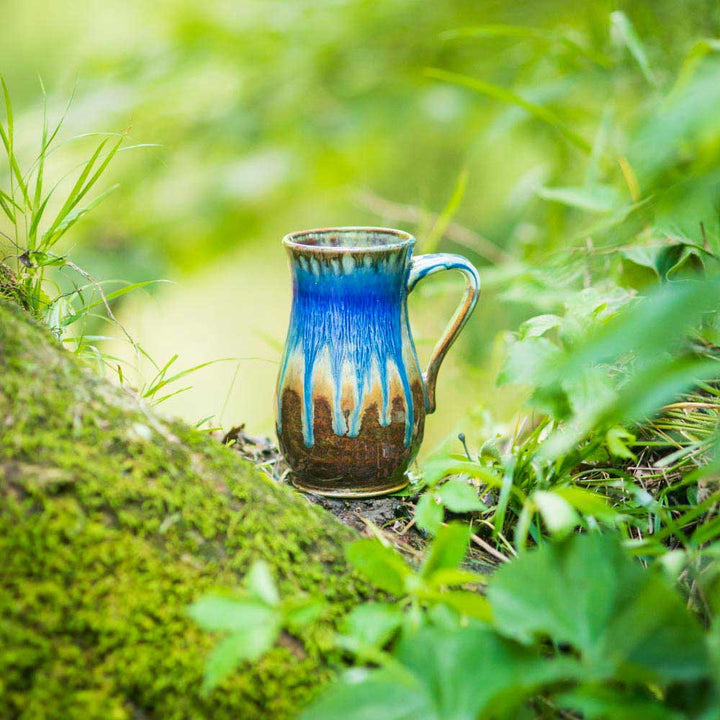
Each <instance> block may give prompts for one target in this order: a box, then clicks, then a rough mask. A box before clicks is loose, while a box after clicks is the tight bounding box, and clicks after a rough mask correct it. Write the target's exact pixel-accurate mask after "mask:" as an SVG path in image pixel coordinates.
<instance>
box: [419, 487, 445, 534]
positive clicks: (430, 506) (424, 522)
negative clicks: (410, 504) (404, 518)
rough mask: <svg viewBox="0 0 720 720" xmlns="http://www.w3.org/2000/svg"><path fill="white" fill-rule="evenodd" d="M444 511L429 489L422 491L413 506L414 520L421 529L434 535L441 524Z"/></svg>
mask: <svg viewBox="0 0 720 720" xmlns="http://www.w3.org/2000/svg"><path fill="white" fill-rule="evenodd" d="M444 516H445V512H444V510H443V506H442V505H441V504H440V503H439V502H438V498H437V496H436V495H435V493H433V492H432V491H431V490H428V491H427V492H425V493H423V494H422V495H421V496H420V499H419V500H418V503H417V506H416V507H415V522H416V523H417V525H418V527H419V528H420V529H421V530H425V531H426V532H428V533H430V534H431V535H434V534H435V533H436V532H437V531H438V530H439V528H440V526H441V525H442V521H443V517H444Z"/></svg>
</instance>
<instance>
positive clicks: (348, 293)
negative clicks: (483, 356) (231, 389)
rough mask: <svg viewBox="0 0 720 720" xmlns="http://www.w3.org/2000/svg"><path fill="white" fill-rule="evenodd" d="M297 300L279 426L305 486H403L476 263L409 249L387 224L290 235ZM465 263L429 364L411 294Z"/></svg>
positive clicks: (328, 491) (340, 491)
mask: <svg viewBox="0 0 720 720" xmlns="http://www.w3.org/2000/svg"><path fill="white" fill-rule="evenodd" d="M283 243H284V245H285V247H286V249H287V252H288V254H289V256H290V269H291V273H292V280H293V301H292V311H291V316H290V327H289V330H288V336H287V341H286V344H285V350H284V352H283V357H282V362H281V367H280V374H279V377H278V385H277V433H278V438H279V441H280V447H281V449H282V451H283V454H284V456H285V458H286V460H287V462H288V464H289V465H290V467H291V468H292V470H293V483H294V484H295V485H296V486H297V487H299V488H300V489H302V490H307V491H310V492H315V493H319V494H323V495H333V496H337V497H362V496H372V495H382V494H386V493H389V492H393V491H395V490H399V489H400V488H402V487H404V486H405V485H406V484H407V479H406V477H405V471H406V470H407V468H408V466H409V465H410V463H411V462H412V460H413V458H414V457H415V455H416V454H417V451H418V449H419V447H420V443H421V441H422V436H423V427H424V423H425V415H426V413H429V412H432V411H433V410H434V409H435V380H436V377H437V371H438V368H439V366H440V363H441V362H442V359H443V357H444V356H445V353H446V352H447V350H448V348H449V347H450V344H451V343H452V342H453V340H454V339H455V337H456V336H457V334H458V333H459V332H460V330H461V328H462V326H463V325H464V323H465V321H466V320H467V318H468V316H469V315H470V313H471V312H472V310H473V308H474V307H475V303H476V302H477V298H478V294H479V291H480V280H479V277H478V274H477V270H475V268H474V267H473V266H472V264H471V263H470V262H469V261H468V260H466V259H465V258H463V257H461V256H459V255H449V254H446V253H437V254H431V255H421V256H419V257H415V258H413V257H412V252H413V246H414V244H415V239H414V238H413V237H412V236H411V235H409V234H408V233H405V232H402V231H400V230H389V229H385V228H354V227H353V228H327V229H322V230H308V231H304V232H299V233H293V234H292V235H288V236H287V237H285V239H284V240H283ZM450 269H456V270H460V271H461V272H462V273H463V274H464V276H465V278H466V281H467V285H466V291H465V295H464V298H463V301H462V303H461V305H460V307H459V308H458V310H457V311H456V313H455V315H454V317H453V319H452V320H451V321H450V324H449V326H448V328H447V329H446V331H445V333H444V336H443V338H442V339H441V340H440V341H439V342H438V344H437V345H436V347H435V349H434V351H433V354H432V357H431V359H430V363H429V366H428V369H427V371H426V372H425V373H424V374H423V373H422V372H421V370H420V366H419V363H418V359H417V354H416V352H415V346H414V344H413V340H412V335H411V332H410V325H409V322H408V313H407V295H408V293H409V292H410V291H411V290H412V289H413V287H415V284H416V283H417V282H418V281H419V280H420V279H422V278H423V277H425V276H427V275H430V274H432V273H435V272H437V271H439V270H450Z"/></svg>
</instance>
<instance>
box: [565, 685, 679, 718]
mask: <svg viewBox="0 0 720 720" xmlns="http://www.w3.org/2000/svg"><path fill="white" fill-rule="evenodd" d="M555 701H556V702H557V704H558V705H560V706H561V707H563V708H566V709H567V710H572V711H574V712H577V713H582V716H583V718H585V720H639V719H640V718H642V720H686V719H687V716H686V715H685V714H683V713H680V712H679V711H674V710H671V709H670V708H668V707H664V706H663V705H662V704H661V703H660V702H657V701H653V700H652V699H650V698H648V697H642V696H639V695H633V694H632V693H631V692H622V690H620V689H615V688H610V687H593V686H586V687H583V688H579V689H578V690H574V691H572V692H568V693H563V694H562V695H560V696H559V697H556V698H555Z"/></svg>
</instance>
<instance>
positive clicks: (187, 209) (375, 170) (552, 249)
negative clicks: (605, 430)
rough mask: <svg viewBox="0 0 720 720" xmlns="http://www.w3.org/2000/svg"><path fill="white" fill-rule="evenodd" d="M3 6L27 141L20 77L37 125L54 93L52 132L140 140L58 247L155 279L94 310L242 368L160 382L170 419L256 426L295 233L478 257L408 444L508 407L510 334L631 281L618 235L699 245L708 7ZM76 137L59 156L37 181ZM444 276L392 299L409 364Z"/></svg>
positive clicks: (128, 1)
mask: <svg viewBox="0 0 720 720" xmlns="http://www.w3.org/2000/svg"><path fill="white" fill-rule="evenodd" d="M0 7H2V10H3V11H2V14H1V17H2V24H1V25H0V71H1V72H2V73H3V75H4V77H5V79H6V81H7V83H8V85H9V87H10V90H11V93H12V96H13V99H14V103H15V108H16V116H17V117H16V124H17V126H18V133H19V137H20V152H21V153H22V152H23V151H26V152H27V155H28V157H29V158H30V159H31V158H32V148H33V147H34V146H33V145H32V143H36V141H37V137H36V136H37V134H38V132H39V130H38V129H39V127H40V124H41V91H40V85H39V81H38V76H39V77H41V78H42V80H43V82H44V84H45V87H46V88H47V92H48V97H49V107H50V114H51V117H55V118H57V117H59V116H60V115H61V114H62V112H63V108H64V106H65V104H66V102H67V100H68V98H69V97H70V96H71V94H72V93H73V91H74V98H73V101H72V104H71V107H70V110H69V112H68V116H67V120H66V122H65V125H64V128H63V134H62V138H63V139H65V140H69V139H70V138H72V137H73V136H77V135H82V134H84V133H92V132H96V131H113V132H122V133H125V134H127V136H128V144H135V143H139V144H156V145H157V147H145V148H138V149H133V150H129V151H127V152H122V153H120V154H119V156H118V158H117V160H116V161H115V162H114V163H113V166H112V167H111V169H110V170H109V173H108V176H107V177H106V178H104V180H103V182H102V183H101V184H103V186H104V187H107V186H109V185H111V184H112V183H114V182H117V183H119V184H120V187H119V189H118V190H117V191H116V192H115V193H113V194H112V195H111V196H110V197H109V198H108V199H107V200H106V201H105V202H104V203H103V204H102V205H100V206H99V207H98V208H97V209H96V210H94V211H93V213H92V214H90V215H89V216H88V217H87V218H85V219H84V220H83V221H82V222H81V223H79V224H78V225H77V226H76V228H75V229H74V230H73V232H72V233H71V234H70V235H69V236H68V238H67V240H65V241H64V243H65V244H64V245H63V248H62V250H63V251H65V252H68V253H69V254H70V255H71V257H72V259H73V260H74V262H75V263H77V264H78V265H79V266H81V267H83V268H85V269H86V270H87V271H89V272H90V273H91V274H92V275H93V276H94V277H96V278H98V279H103V280H107V279H122V280H127V281H132V282H138V281H144V280H155V279H161V278H162V279H166V280H169V281H171V283H160V284H157V285H153V286H151V287H150V288H148V289H143V290H140V291H136V292H134V293H132V294H131V295H128V296H127V297H125V298H123V300H122V302H121V303H120V304H118V306H117V308H116V312H117V315H118V318H119V319H120V320H121V322H122V324H123V325H124V326H125V327H126V328H127V330H128V331H129V333H130V334H131V335H132V336H133V337H134V338H135V339H136V340H137V341H138V343H139V344H140V345H141V346H142V347H143V348H144V349H145V350H146V351H147V353H148V355H150V356H151V357H152V358H154V359H155V361H156V362H157V363H158V364H159V365H162V364H164V363H165V362H167V360H169V359H170V358H171V357H172V356H173V355H174V354H176V353H177V354H178V355H179V359H178V360H177V362H176V363H175V364H174V365H173V367H176V368H177V369H182V368H188V367H192V366H193V365H196V364H198V363H202V362H205V361H208V360H213V359H217V358H236V359H237V360H228V361H225V362H221V363H217V364H214V365H212V366H210V367H208V368H205V369H202V370H199V371H197V372H196V373H193V374H191V375H189V376H187V377H186V378H184V379H183V380H180V381H179V383H178V384H177V387H176V389H178V390H179V389H181V388H182V387H184V386H186V385H191V386H192V387H191V388H190V389H189V390H187V391H185V392H182V393H180V394H178V395H177V396H175V397H173V398H171V399H169V400H168V401H167V402H166V403H164V404H163V405H162V406H161V407H162V408H163V409H164V411H166V412H168V413H171V414H177V415H181V416H183V417H184V418H186V419H187V420H189V421H192V422H197V421H199V420H200V419H202V418H207V417H211V419H210V421H209V422H210V424H213V425H215V424H222V425H223V426H224V427H226V428H227V427H229V426H231V425H236V424H239V423H241V422H245V423H246V424H247V428H248V430H249V431H250V432H255V433H270V432H272V425H273V418H272V412H273V403H272V397H273V392H274V382H275V375H276V372H277V361H278V359H279V354H280V351H281V348H282V343H283V338H284V333H285V328H286V325H287V319H288V312H289V301H290V285H289V275H288V270H287V266H286V258H285V256H284V252H283V250H282V248H281V246H280V239H281V237H282V236H283V235H284V234H285V233H287V232H290V231H293V230H299V229H304V228H310V227H317V226H326V225H362V224H370V225H387V226H393V227H400V228H403V229H406V230H409V231H411V232H413V233H415V234H416V236H417V237H418V239H419V245H418V250H417V251H418V252H423V251H431V250H438V249H439V250H442V251H447V252H459V253H462V254H464V255H467V256H468V257H469V258H471V259H472V260H473V261H474V262H475V263H476V264H477V265H478V267H479V269H480V271H481V277H482V279H483V282H484V288H485V290H484V295H483V298H482V300H481V303H480V306H479V309H478V311H477V312H476V313H475V315H474V317H473V318H472V320H471V322H470V323H469V325H468V327H467V329H466V330H465V332H464V336H463V337H462V338H461V341H460V342H459V343H458V346H456V347H455V348H454V349H453V351H452V352H451V354H450V356H449V357H448V359H447V360H446V362H445V366H444V368H443V370H442V371H441V373H440V379H439V383H438V412H437V414H436V416H434V417H433V418H431V419H430V420H429V424H428V431H427V437H428V442H426V451H427V450H429V449H431V448H432V446H433V445H435V444H436V443H438V442H440V441H441V440H442V438H444V437H446V436H448V435H449V434H451V433H455V432H458V431H465V432H467V433H469V434H471V435H472V436H474V437H475V438H480V439H481V437H482V434H483V433H484V432H487V430H486V429H484V428H486V426H487V415H488V413H489V414H491V415H492V416H493V418H494V419H495V420H496V421H498V422H499V423H500V424H502V423H510V422H511V421H512V418H513V416H514V413H515V412H516V410H517V408H518V406H519V404H520V402H521V401H522V396H521V395H520V394H518V393H517V392H516V391H512V392H511V391H509V390H508V389H507V388H500V389H498V388H497V387H496V386H495V378H496V374H497V369H498V367H499V364H500V361H501V356H502V352H503V340H504V337H505V333H507V332H508V331H512V330H515V329H517V327H518V325H519V324H520V323H521V322H522V321H524V320H525V319H527V318H528V317H530V316H532V315H537V314H538V312H558V311H560V310H561V309H563V308H564V311H567V310H568V305H567V303H568V297H569V296H568V294H567V293H568V292H569V291H570V290H572V291H573V293H574V295H573V297H574V298H575V300H574V301H573V302H575V303H576V304H577V303H579V302H580V301H578V300H577V298H578V297H582V295H580V296H578V295H577V293H578V292H580V293H582V291H583V289H589V285H590V283H589V280H588V277H589V275H590V273H592V277H593V282H594V283H595V286H597V282H598V278H600V283H602V280H603V278H607V280H608V282H610V281H611V280H612V281H613V282H615V283H617V282H618V278H621V277H624V278H625V280H627V278H628V277H629V276H630V275H632V279H631V280H627V281H626V282H624V283H622V284H623V286H625V287H630V288H632V287H639V286H641V285H642V282H643V278H642V273H643V272H647V273H650V274H652V273H653V272H656V270H655V268H654V267H653V266H652V263H650V262H645V263H643V262H642V258H640V259H638V257H637V253H636V257H634V258H633V257H628V252H627V247H628V246H629V245H630V246H640V247H643V248H650V250H652V249H653V248H656V247H657V244H658V243H659V244H661V245H667V244H668V243H680V244H681V245H682V246H683V248H687V247H690V248H691V249H692V247H693V246H697V247H698V248H701V249H702V248H703V247H705V248H710V249H712V250H713V251H715V252H716V251H717V250H718V249H719V247H718V245H719V243H718V207H719V206H720V203H719V202H718V199H719V198H720V193H718V183H719V182H720V70H719V68H718V65H717V64H716V60H715V56H716V55H717V54H718V51H720V42H719V41H718V40H716V39H715V38H717V37H720V4H718V3H717V2H715V1H710V0H656V1H649V2H642V3H640V2H634V3H631V2H615V3H610V2H588V3H578V2H570V1H567V0H563V1H560V0H555V1H545V0H534V1H533V2H507V1H498V0H495V1H493V0H480V1H475V2H470V1H462V0H445V2H428V1H427V0H424V1H421V0H384V1H383V2H370V1H368V0H332V1H326V0H313V1H312V2H306V1H304V0H292V1H286V2H274V1H270V0H268V1H264V2H247V1H244V0H235V1H234V2H229V1H227V0H205V1H204V2H202V3H200V2H190V1H189V0H158V1H157V2H154V3H148V2H141V1H140V0H123V1H122V2H120V1H119V0H106V1H105V2H103V3H98V2H91V1H90V0H86V1H83V0H67V1H66V2H63V3H55V2H50V1H49V0H10V1H9V2H8V0H3V2H2V4H1V5H0ZM96 141H97V138H95V137H90V138H82V137H81V138H79V139H76V140H73V141H70V142H68V143H67V144H65V145H63V146H62V147H61V149H60V150H58V152H57V153H55V154H54V155H53V158H52V159H53V169H52V172H53V173H54V174H55V176H56V177H57V178H62V177H63V176H64V174H65V173H66V172H68V171H69V170H71V169H72V168H73V167H74V166H75V165H76V164H77V163H78V162H79V161H80V160H81V159H82V158H83V157H86V156H87V155H88V153H89V152H91V151H92V150H91V147H93V146H94V144H96ZM0 172H5V170H4V169H3V170H2V171H0ZM5 177H6V176H1V175H0V180H4V179H5ZM104 187H103V189H104ZM701 223H702V225H701ZM701 228H702V229H701ZM691 255H692V250H691V252H690V254H689V255H688V257H691ZM628 261H631V262H630V265H631V267H630V265H629V264H628ZM461 287H462V281H461V280H460V279H459V278H454V277H447V278H446V277H439V278H438V277H434V278H432V279H430V280H428V281H427V282H426V283H424V284H423V287H422V288H419V289H418V291H416V293H414V294H413V297H412V301H411V315H412V320H413V326H414V332H415V337H416V343H417V345H418V349H419V352H420V355H421V358H424V357H427V355H428V353H429V350H430V349H431V347H432V345H433V343H434V341H435V339H436V338H437V337H438V335H439V334H440V332H441V331H442V328H443V327H444V324H445V322H446V321H447V319H448V318H449V316H450V314H451V313H452V309H453V306H454V304H455V303H456V302H457V300H458V298H459V294H460V292H461ZM591 305H592V303H589V305H588V307H590V306H591ZM596 310H597V304H595V305H592V307H591V308H590V310H589V311H593V312H594V311H596ZM103 332H108V330H107V329H103ZM113 334H114V335H115V336H117V337H118V340H117V341H114V342H113V341H111V342H107V341H106V342H105V349H106V350H107V351H108V352H112V353H114V354H116V355H118V356H119V357H121V358H123V360H124V361H126V362H127V363H128V367H127V368H126V374H127V375H129V376H130V377H131V378H133V382H135V383H136V384H142V382H143V377H144V378H145V380H147V378H148V375H152V371H151V370H150V368H149V364H148V363H147V361H144V360H142V358H141V359H140V361H138V360H137V358H136V356H135V354H134V353H133V351H132V349H131V347H130V346H129V345H128V344H127V343H125V342H124V341H123V340H122V339H120V333H118V332H117V330H114V331H113ZM133 368H134V369H135V370H137V372H138V373H139V375H135V374H134V369H133Z"/></svg>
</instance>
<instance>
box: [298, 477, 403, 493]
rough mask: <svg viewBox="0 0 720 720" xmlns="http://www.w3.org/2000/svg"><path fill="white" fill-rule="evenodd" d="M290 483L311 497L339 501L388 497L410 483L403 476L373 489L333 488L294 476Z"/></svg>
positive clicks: (365, 487)
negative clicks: (315, 496) (310, 494)
mask: <svg viewBox="0 0 720 720" xmlns="http://www.w3.org/2000/svg"><path fill="white" fill-rule="evenodd" d="M290 482H291V483H292V484H293V487H295V488H297V489H298V490H300V491H302V492H306V493H312V494H313V495H322V496H323V497H331V498H340V499H342V498H347V499H353V498H373V497H381V496H383V495H390V494H391V493H394V492H397V491H398V490H402V489H403V488H404V487H407V485H408V484H409V483H410V480H409V479H408V478H407V477H404V476H403V477H402V478H400V479H399V480H397V481H395V482H393V483H390V484H384V485H377V486H375V487H373V486H372V485H370V486H364V487H359V488H356V489H354V488H351V487H340V488H333V487H332V486H328V485H322V484H320V483H314V482H313V481H312V480H304V479H301V478H299V477H297V476H296V475H295V474H293V475H291V477H290Z"/></svg>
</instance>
